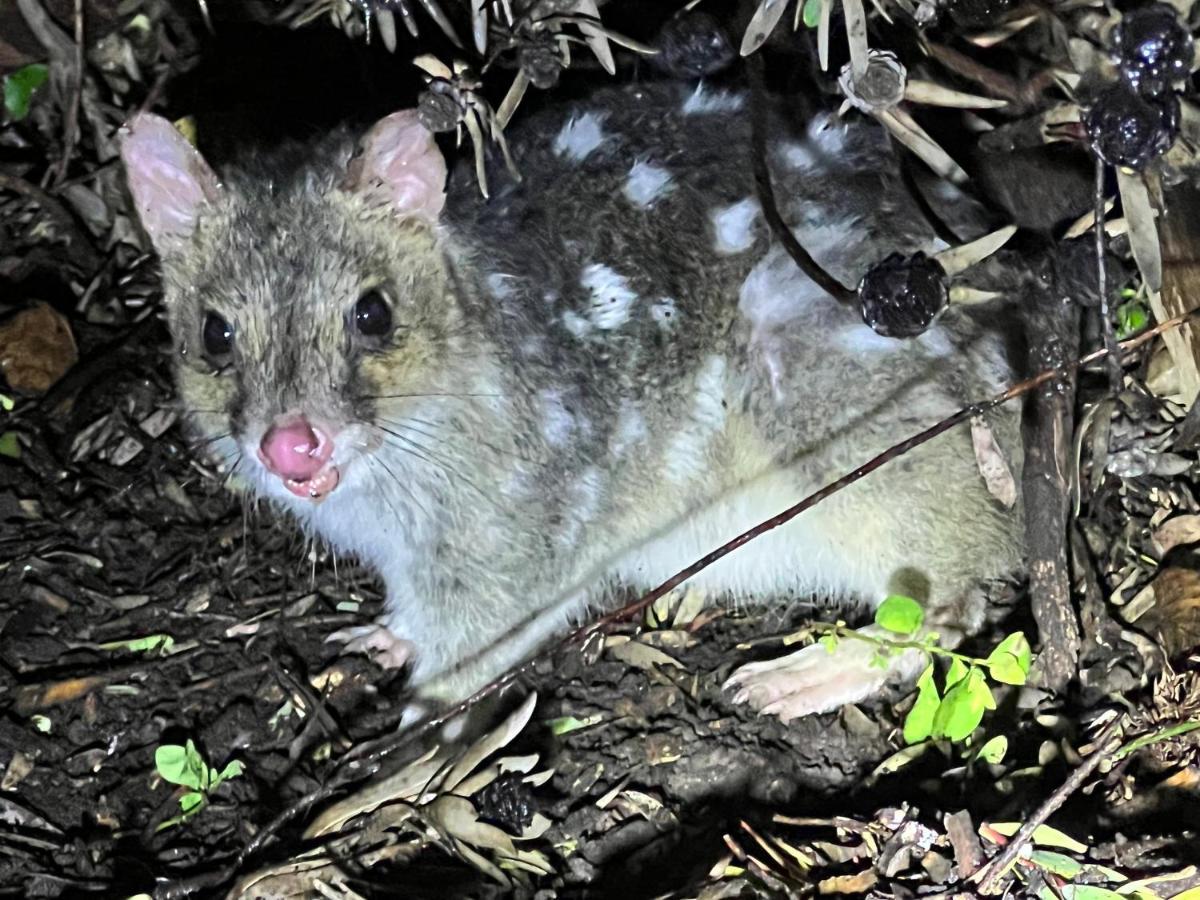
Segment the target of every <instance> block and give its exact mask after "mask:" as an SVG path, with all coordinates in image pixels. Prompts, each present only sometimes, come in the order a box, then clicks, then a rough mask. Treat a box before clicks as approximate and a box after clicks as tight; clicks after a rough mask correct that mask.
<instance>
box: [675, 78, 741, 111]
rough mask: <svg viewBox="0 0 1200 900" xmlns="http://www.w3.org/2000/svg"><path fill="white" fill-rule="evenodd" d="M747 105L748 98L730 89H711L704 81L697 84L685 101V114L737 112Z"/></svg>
mask: <svg viewBox="0 0 1200 900" xmlns="http://www.w3.org/2000/svg"><path fill="white" fill-rule="evenodd" d="M745 105H746V98H745V97H743V96H741V95H740V94H734V93H731V92H730V91H721V90H711V89H709V88H707V87H706V86H705V85H704V82H701V83H700V84H698V85H696V90H694V91H692V93H691V94H689V95H688V97H687V99H686V100H684V101H683V114H684V115H685V116H692V115H697V114H700V115H703V114H704V113H718V112H720V113H727V112H737V111H738V110H740V109H741V108H742V107H743V106H745Z"/></svg>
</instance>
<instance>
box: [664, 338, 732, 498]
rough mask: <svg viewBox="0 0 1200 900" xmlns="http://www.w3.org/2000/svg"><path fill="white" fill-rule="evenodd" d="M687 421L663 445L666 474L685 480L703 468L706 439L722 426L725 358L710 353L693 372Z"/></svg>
mask: <svg viewBox="0 0 1200 900" xmlns="http://www.w3.org/2000/svg"><path fill="white" fill-rule="evenodd" d="M695 386H696V393H695V395H694V396H693V398H692V413H691V419H690V421H689V422H687V423H685V424H684V425H683V426H681V427H680V429H679V430H678V431H677V432H676V434H675V436H674V438H672V440H671V443H670V444H669V445H668V447H667V454H666V469H667V477H668V478H669V479H670V480H671V481H674V482H676V483H680V482H685V481H688V480H690V479H692V478H695V477H696V476H697V475H699V474H700V473H702V472H703V471H704V469H705V465H706V460H705V454H706V453H707V451H708V445H709V442H710V441H711V440H712V439H713V437H714V436H715V435H716V434H717V433H718V432H719V431H720V430H721V429H722V428H723V427H724V426H725V358H724V357H722V356H710V357H709V358H708V359H707V360H705V362H704V365H703V367H701V369H700V371H699V372H697V373H696V381H695Z"/></svg>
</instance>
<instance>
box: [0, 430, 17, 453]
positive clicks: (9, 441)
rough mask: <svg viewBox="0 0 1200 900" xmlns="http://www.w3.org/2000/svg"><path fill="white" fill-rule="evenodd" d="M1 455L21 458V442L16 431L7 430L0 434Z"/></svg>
mask: <svg viewBox="0 0 1200 900" xmlns="http://www.w3.org/2000/svg"><path fill="white" fill-rule="evenodd" d="M0 456H7V457H9V458H10V459H20V458H21V444H20V443H19V442H18V441H17V433H16V432H15V431H6V432H4V434H0Z"/></svg>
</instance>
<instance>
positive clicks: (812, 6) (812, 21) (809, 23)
mask: <svg viewBox="0 0 1200 900" xmlns="http://www.w3.org/2000/svg"><path fill="white" fill-rule="evenodd" d="M801 9H802V12H801V17H802V18H803V19H804V27H805V28H816V27H817V26H818V25H820V24H821V0H804V2H803V5H802V6H801Z"/></svg>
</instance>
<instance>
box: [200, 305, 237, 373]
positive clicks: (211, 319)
mask: <svg viewBox="0 0 1200 900" xmlns="http://www.w3.org/2000/svg"><path fill="white" fill-rule="evenodd" d="M200 338H201V340H202V341H203V343H204V354H205V356H207V357H208V358H209V359H210V360H214V361H217V360H221V359H223V358H224V357H226V356H228V355H229V354H230V353H231V352H232V351H233V326H232V325H230V324H229V323H228V322H226V321H225V320H224V319H223V318H221V316H219V315H217V314H216V313H215V312H207V313H205V314H204V325H203V326H202V327H201V331H200Z"/></svg>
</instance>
